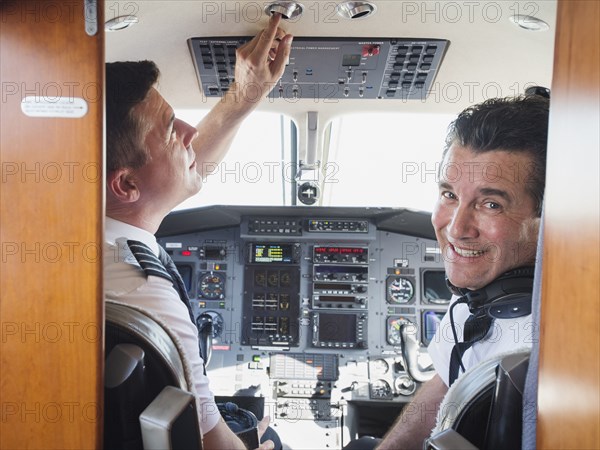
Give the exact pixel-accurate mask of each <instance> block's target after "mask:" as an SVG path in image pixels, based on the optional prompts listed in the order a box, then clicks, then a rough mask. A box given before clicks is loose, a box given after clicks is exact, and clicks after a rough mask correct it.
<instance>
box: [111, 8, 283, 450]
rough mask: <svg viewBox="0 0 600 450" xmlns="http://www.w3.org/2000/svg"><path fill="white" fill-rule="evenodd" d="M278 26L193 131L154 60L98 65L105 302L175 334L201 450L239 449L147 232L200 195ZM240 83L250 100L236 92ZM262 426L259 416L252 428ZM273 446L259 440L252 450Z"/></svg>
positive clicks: (273, 76)
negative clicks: (102, 91)
mask: <svg viewBox="0 0 600 450" xmlns="http://www.w3.org/2000/svg"><path fill="white" fill-rule="evenodd" d="M279 21H280V16H279V14H275V15H273V16H272V18H271V20H270V22H269V25H268V26H267V28H266V29H265V30H263V31H262V32H261V33H260V34H259V35H257V36H256V37H255V38H254V39H252V40H251V41H250V42H248V43H247V44H246V45H244V46H242V47H241V48H239V49H238V52H237V58H236V60H237V63H236V67H235V81H234V82H233V83H232V84H231V86H230V89H229V91H228V92H227V93H225V94H224V96H223V97H222V99H221V100H220V102H219V103H218V104H217V105H216V106H215V107H214V108H213V109H212V110H211V111H210V113H209V114H208V115H207V116H206V118H205V119H203V120H202V122H200V123H199V124H198V125H197V126H195V127H194V126H192V125H189V124H187V123H185V122H184V121H182V120H180V119H178V118H177V117H176V116H175V114H174V112H173V108H172V107H171V106H170V105H169V104H168V103H167V101H166V100H165V99H164V98H163V97H162V96H161V95H160V93H159V92H158V90H157V89H156V84H157V81H158V77H159V70H158V68H157V67H156V65H155V64H154V63H153V62H150V61H140V62H117V63H109V64H107V65H106V128H107V129H106V148H107V175H106V216H107V217H106V227H105V246H104V288H105V294H106V298H107V299H112V300H116V301H119V302H122V303H127V304H130V305H133V306H135V307H139V308H142V309H144V310H148V311H150V312H151V313H153V315H155V316H158V317H159V318H160V319H161V320H162V321H163V322H166V323H167V324H168V326H169V327H170V328H171V330H173V331H174V332H175V334H176V336H177V337H178V339H179V341H180V342H181V343H182V345H183V348H184V352H185V354H186V355H185V356H186V357H187V359H188V361H189V362H190V364H191V368H192V372H193V379H194V389H195V392H196V395H197V399H198V411H200V415H201V418H200V429H201V431H202V434H203V442H204V448H206V449H244V448H245V447H244V445H243V443H242V442H241V441H240V440H239V439H238V437H237V436H235V435H234V434H233V433H232V432H231V431H230V429H229V428H228V426H227V425H226V424H225V423H224V422H223V420H222V419H221V416H220V414H219V412H218V410H217V408H216V406H215V402H214V398H213V395H212V393H211V392H210V390H209V381H208V378H207V377H206V375H205V373H204V363H203V361H202V359H201V357H200V355H199V351H198V331H197V329H196V326H195V325H194V323H193V322H192V321H191V320H190V315H191V314H190V310H189V304H186V302H185V298H184V297H186V296H187V294H186V293H184V292H181V291H182V289H179V287H180V285H181V283H180V282H179V280H180V277H179V276H178V275H176V274H173V272H172V270H171V268H170V267H169V262H168V260H165V258H164V257H165V255H164V250H162V249H161V248H160V247H159V245H158V243H157V242H156V238H155V237H154V233H155V232H156V231H157V229H158V227H159V225H160V223H161V222H162V220H163V218H164V217H165V216H166V215H167V214H168V213H169V212H170V211H171V210H172V209H173V208H174V207H175V206H176V205H178V204H179V203H181V202H182V201H184V200H185V199H187V198H189V197H190V196H192V195H194V194H196V193H197V192H198V191H199V190H200V188H201V186H202V180H203V177H204V176H206V175H207V174H204V173H202V171H203V168H205V167H207V164H206V163H209V162H210V163H213V164H214V163H218V162H220V161H221V159H222V158H223V157H224V155H225V153H226V152H227V150H228V148H229V146H230V144H231V141H232V140H233V138H234V136H235V134H236V132H237V130H238V128H239V126H240V124H241V123H242V121H243V120H244V118H245V117H246V116H248V114H250V112H252V111H253V110H254V109H255V108H256V106H257V105H258V102H257V100H256V99H257V98H258V99H261V98H265V97H266V95H267V94H268V93H269V91H270V90H271V88H272V87H273V86H274V85H275V82H276V81H277V80H278V79H279V78H280V77H281V75H282V73H283V71H284V68H285V64H286V63H287V60H288V58H289V54H290V48H291V42H292V36H291V35H286V34H285V33H284V32H283V31H282V30H281V29H280V28H279V27H278V25H279ZM248 85H251V86H252V88H253V89H252V98H247V97H245V96H244V87H245V86H248ZM257 89H258V90H262V92H260V95H257V91H256V90H257ZM171 262H172V261H171ZM183 290H184V289H183ZM182 300H183V301H182ZM267 425H268V418H266V420H264V421H261V424H260V426H259V429H260V431H264V429H265V428H266V427H267ZM273 446H274V444H273V442H272V441H270V440H267V441H265V442H263V443H262V444H261V446H260V449H262V450H267V449H271V448H273Z"/></svg>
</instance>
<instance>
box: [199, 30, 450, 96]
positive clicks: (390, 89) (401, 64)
mask: <svg viewBox="0 0 600 450" xmlns="http://www.w3.org/2000/svg"><path fill="white" fill-rule="evenodd" d="M250 39H251V38H250V37H228V38H222V37H218V38H217V37H215V38H210V37H209V38H191V39H189V40H188V44H189V47H190V51H191V54H192V58H193V60H194V65H195V67H196V73H197V75H198V79H199V82H200V86H201V89H202V92H203V93H204V95H205V96H207V97H219V96H222V95H223V93H224V92H226V91H227V90H228V89H229V86H230V85H231V83H232V82H233V81H234V66H235V59H236V53H235V51H236V48H237V47H239V46H241V45H243V44H244V43H246V42H248V41H249V40H250ZM448 45H449V41H447V40H443V39H406V38H373V39H369V38H309V37H296V38H294V41H293V44H292V51H291V54H290V61H289V64H288V65H287V66H286V68H285V72H284V74H283V76H282V77H281V79H280V80H279V82H278V83H277V85H276V86H275V87H274V89H273V90H272V91H271V94H270V97H271V98H283V99H292V100H297V99H323V100H327V99H344V98H352V99H361V98H364V99H403V100H409V99H418V100H422V99H425V98H426V97H427V94H428V92H429V91H430V89H431V86H432V85H433V82H434V80H435V77H436V75H437V72H438V70H439V68H440V64H441V62H442V59H443V57H444V54H445V52H446V49H447V47H448ZM243 89H246V90H247V92H245V95H252V87H251V86H246V87H243Z"/></svg>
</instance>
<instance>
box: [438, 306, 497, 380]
mask: <svg viewBox="0 0 600 450" xmlns="http://www.w3.org/2000/svg"><path fill="white" fill-rule="evenodd" d="M493 320H494V319H492V318H491V317H490V316H488V315H487V313H486V312H485V311H482V310H479V311H477V314H471V315H470V316H469V317H468V318H467V320H466V322H465V325H464V331H463V342H457V343H455V344H454V347H453V348H452V354H451V355H450V371H449V374H448V378H449V386H452V384H453V383H454V381H455V380H456V378H458V371H459V369H460V368H461V367H462V369H463V371H464V370H465V368H464V367H463V365H462V356H463V355H464V353H465V352H466V351H467V349H469V348H470V347H471V346H472V345H473V344H474V343H475V342H477V341H479V340H481V339H483V338H484V337H485V336H486V335H487V334H488V332H489V331H490V328H491V326H492V322H493ZM452 326H454V324H453V325H452Z"/></svg>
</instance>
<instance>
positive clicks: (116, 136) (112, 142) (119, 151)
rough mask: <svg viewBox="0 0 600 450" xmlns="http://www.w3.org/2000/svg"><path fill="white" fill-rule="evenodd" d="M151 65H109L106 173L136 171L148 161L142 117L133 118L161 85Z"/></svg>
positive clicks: (123, 63) (121, 63) (129, 62)
mask: <svg viewBox="0 0 600 450" xmlns="http://www.w3.org/2000/svg"><path fill="white" fill-rule="evenodd" d="M159 75H160V71H159V70H158V67H157V66H156V64H155V63H154V62H152V61H137V62H134V61H127V62H114V63H107V64H106V169H107V171H109V172H110V171H113V170H117V169H122V168H126V167H129V168H133V169H137V168H140V167H142V166H143V165H144V164H146V163H147V162H148V160H149V158H150V157H149V155H148V152H147V150H146V148H145V146H144V145H143V139H144V132H143V127H142V122H141V118H140V117H135V116H134V114H133V110H134V108H135V107H136V106H137V105H139V104H140V103H142V102H143V101H144V99H145V98H146V97H147V95H148V93H149V92H150V89H151V88H152V87H153V86H154V85H155V84H156V82H157V81H158V77H159Z"/></svg>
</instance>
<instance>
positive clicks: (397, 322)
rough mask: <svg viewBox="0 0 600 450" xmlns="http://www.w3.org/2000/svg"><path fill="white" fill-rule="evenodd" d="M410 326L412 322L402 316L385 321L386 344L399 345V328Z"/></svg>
mask: <svg viewBox="0 0 600 450" xmlns="http://www.w3.org/2000/svg"><path fill="white" fill-rule="evenodd" d="M407 324H412V322H411V321H410V320H408V319H406V318H404V317H402V316H396V317H388V319H387V342H388V344H390V345H401V344H402V338H401V337H400V327H401V326H402V325H407Z"/></svg>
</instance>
